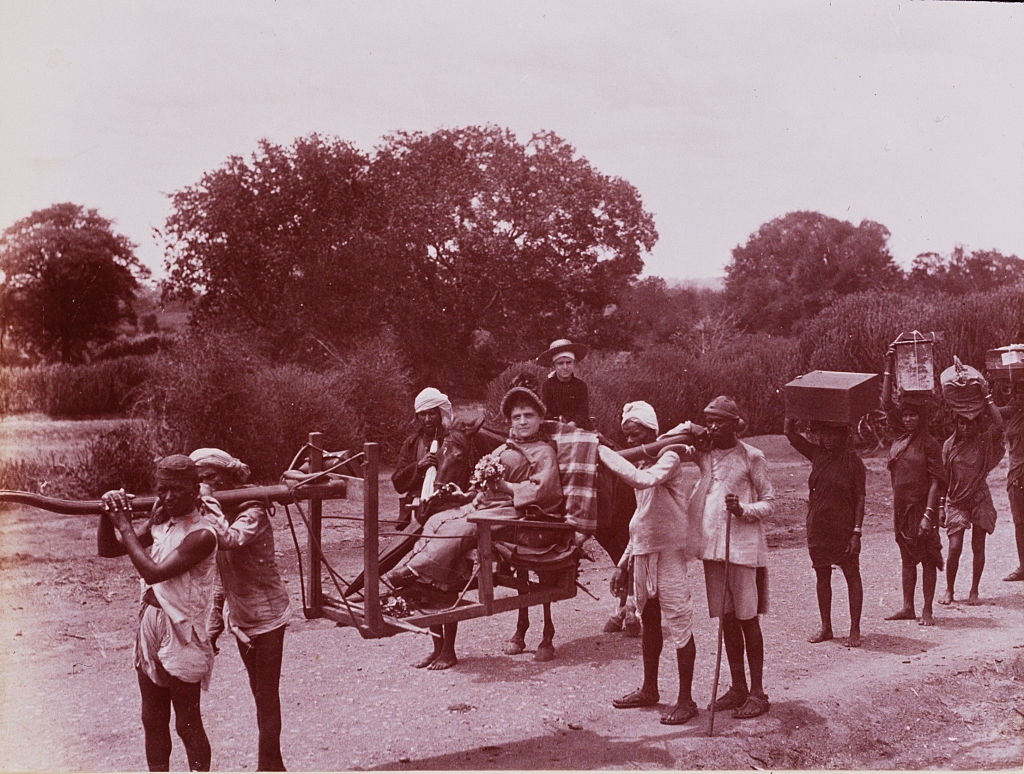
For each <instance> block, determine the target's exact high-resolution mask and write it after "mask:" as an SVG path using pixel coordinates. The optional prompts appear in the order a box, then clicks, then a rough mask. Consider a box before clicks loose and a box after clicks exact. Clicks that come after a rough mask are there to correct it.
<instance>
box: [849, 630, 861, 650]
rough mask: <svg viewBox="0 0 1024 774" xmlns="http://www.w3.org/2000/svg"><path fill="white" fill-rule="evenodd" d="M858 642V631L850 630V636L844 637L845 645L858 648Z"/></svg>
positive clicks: (859, 641)
mask: <svg viewBox="0 0 1024 774" xmlns="http://www.w3.org/2000/svg"><path fill="white" fill-rule="evenodd" d="M860 643H861V639H860V632H850V636H849V637H847V638H846V647H848V648H859V647H860Z"/></svg>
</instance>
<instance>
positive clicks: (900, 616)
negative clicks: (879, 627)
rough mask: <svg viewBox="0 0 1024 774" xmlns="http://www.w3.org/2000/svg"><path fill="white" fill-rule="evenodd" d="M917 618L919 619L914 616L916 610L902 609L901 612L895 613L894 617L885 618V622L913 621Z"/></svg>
mask: <svg viewBox="0 0 1024 774" xmlns="http://www.w3.org/2000/svg"><path fill="white" fill-rule="evenodd" d="M915 618H917V615H915V614H914V608H912V607H902V608H900V609H899V610H897V611H896V612H895V613H893V614H892V615H887V616H886V617H885V620H886V621H913V620H914V619H915Z"/></svg>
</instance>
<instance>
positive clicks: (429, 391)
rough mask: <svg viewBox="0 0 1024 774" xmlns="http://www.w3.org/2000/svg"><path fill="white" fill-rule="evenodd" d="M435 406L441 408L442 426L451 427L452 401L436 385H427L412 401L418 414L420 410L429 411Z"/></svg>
mask: <svg viewBox="0 0 1024 774" xmlns="http://www.w3.org/2000/svg"><path fill="white" fill-rule="evenodd" d="M435 408H439V409H441V425H442V427H445V428H448V427H451V424H452V402H451V401H450V400H448V396H447V395H445V394H444V393H443V392H441V391H440V390H439V389H437V388H436V387H427V388H425V389H423V390H421V391H420V394H419V395H417V396H416V400H415V402H414V403H413V409H414V411H415V412H416V413H417V414H419V413H420V412H421V411H430V409H435Z"/></svg>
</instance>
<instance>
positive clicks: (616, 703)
mask: <svg viewBox="0 0 1024 774" xmlns="http://www.w3.org/2000/svg"><path fill="white" fill-rule="evenodd" d="M660 698H661V697H660V696H658V694H657V693H653V694H652V693H645V692H644V691H642V690H640V689H637V690H635V691H633V692H632V693H627V694H626V695H625V696H623V697H622V698H621V699H612V706H613V707H615V709H636V708H637V707H653V706H654V705H655V704H657V703H658V699H660Z"/></svg>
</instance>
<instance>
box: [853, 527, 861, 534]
mask: <svg viewBox="0 0 1024 774" xmlns="http://www.w3.org/2000/svg"><path fill="white" fill-rule="evenodd" d="M853 534H854V535H859V534H860V527H854V528H853Z"/></svg>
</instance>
